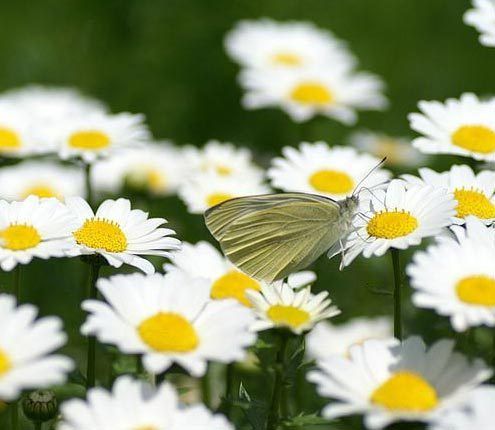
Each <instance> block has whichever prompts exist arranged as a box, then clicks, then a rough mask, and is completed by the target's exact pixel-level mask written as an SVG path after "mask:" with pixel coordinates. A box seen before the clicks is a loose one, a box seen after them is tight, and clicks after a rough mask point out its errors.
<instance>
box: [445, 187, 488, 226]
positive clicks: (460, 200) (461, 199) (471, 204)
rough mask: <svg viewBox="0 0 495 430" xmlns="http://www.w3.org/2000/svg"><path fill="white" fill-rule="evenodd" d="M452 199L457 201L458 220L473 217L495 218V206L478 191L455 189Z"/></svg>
mask: <svg viewBox="0 0 495 430" xmlns="http://www.w3.org/2000/svg"><path fill="white" fill-rule="evenodd" d="M454 197H455V199H456V200H457V216H458V217H459V218H464V217H467V216H468V215H474V216H477V217H478V218H482V219H489V218H495V205H493V203H492V202H490V200H488V198H487V197H486V196H485V195H484V194H483V193H482V192H481V191H478V190H465V189H464V188H461V189H456V190H455V191H454Z"/></svg>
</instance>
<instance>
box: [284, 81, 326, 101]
mask: <svg viewBox="0 0 495 430" xmlns="http://www.w3.org/2000/svg"><path fill="white" fill-rule="evenodd" d="M290 98H291V99H292V100H293V101H295V102H297V103H301V104H304V105H319V106H322V105H327V104H330V103H332V102H333V100H334V96H333V94H332V92H331V91H330V90H329V89H328V88H327V87H326V86H325V85H323V84H320V83H319V82H302V83H300V84H298V85H296V86H295V87H294V88H293V89H292V91H291V93H290Z"/></svg>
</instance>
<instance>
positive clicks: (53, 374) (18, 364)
mask: <svg viewBox="0 0 495 430" xmlns="http://www.w3.org/2000/svg"><path fill="white" fill-rule="evenodd" d="M37 315H38V310H37V309H36V307H34V306H32V305H20V306H16V300H15V298H14V297H12V296H9V295H6V294H1V295H0V324H1V326H2V330H1V332H0V399H1V400H4V401H11V400H15V399H16V398H17V397H19V396H20V394H21V392H22V391H23V390H26V389H36V388H46V387H49V386H52V385H56V384H62V383H64V382H65V381H66V379H67V374H68V373H69V372H70V371H71V370H72V369H73V367H74V366H73V363H72V360H70V359H69V358H67V357H63V356H60V355H50V354H51V353H52V352H53V351H55V350H56V349H58V348H60V347H61V346H62V345H64V344H65V343H66V341H67V336H66V335H65V333H64V332H63V331H62V321H61V320H60V319H59V318H57V317H44V318H40V319H38V320H36V317H37Z"/></svg>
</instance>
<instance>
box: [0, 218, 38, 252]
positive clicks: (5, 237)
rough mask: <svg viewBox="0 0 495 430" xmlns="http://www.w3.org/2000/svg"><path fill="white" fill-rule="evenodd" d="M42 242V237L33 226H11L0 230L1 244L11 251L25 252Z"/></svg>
mask: <svg viewBox="0 0 495 430" xmlns="http://www.w3.org/2000/svg"><path fill="white" fill-rule="evenodd" d="M40 242H41V236H40V234H39V233H38V230H36V229H35V228H34V227H33V226H30V225H26V224H11V225H9V226H8V227H7V228H6V229H4V230H0V244H1V246H3V247H4V248H6V249H10V250H11V251H23V250H25V249H30V248H34V247H35V246H36V245H38V244H39V243H40Z"/></svg>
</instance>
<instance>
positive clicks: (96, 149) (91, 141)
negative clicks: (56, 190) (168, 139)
mask: <svg viewBox="0 0 495 430" xmlns="http://www.w3.org/2000/svg"><path fill="white" fill-rule="evenodd" d="M149 138H150V133H149V131H148V129H147V127H146V125H145V124H144V116H143V115H133V114H130V113H120V114H118V115H109V114H102V113H97V114H92V115H86V116H78V117H75V118H73V119H72V120H71V121H67V122H66V123H65V124H63V125H61V126H60V130H59V136H58V139H57V140H58V142H59V155H60V157H61V158H63V159H68V158H74V157H79V158H81V159H82V160H83V161H84V162H86V163H92V162H94V161H95V160H96V159H98V158H102V157H107V156H108V155H110V154H112V153H114V152H115V151H118V150H122V149H125V148H135V147H139V146H140V145H141V144H143V143H145V142H147V141H148V140H149Z"/></svg>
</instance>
